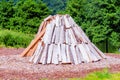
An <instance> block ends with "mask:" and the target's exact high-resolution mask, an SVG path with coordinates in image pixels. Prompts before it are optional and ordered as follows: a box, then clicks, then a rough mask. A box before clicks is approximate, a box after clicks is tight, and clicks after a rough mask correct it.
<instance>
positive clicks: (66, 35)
mask: <svg viewBox="0 0 120 80" xmlns="http://www.w3.org/2000/svg"><path fill="white" fill-rule="evenodd" d="M65 43H66V44H71V42H70V35H69V30H68V29H66V31H65Z"/></svg>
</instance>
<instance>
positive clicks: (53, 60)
mask: <svg viewBox="0 0 120 80" xmlns="http://www.w3.org/2000/svg"><path fill="white" fill-rule="evenodd" d="M52 63H53V64H58V51H57V45H55V44H54V48H53V56H52Z"/></svg>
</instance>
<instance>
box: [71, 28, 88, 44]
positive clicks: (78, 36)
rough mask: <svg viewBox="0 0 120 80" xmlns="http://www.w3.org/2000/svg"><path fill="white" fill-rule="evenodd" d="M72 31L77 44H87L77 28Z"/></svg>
mask: <svg viewBox="0 0 120 80" xmlns="http://www.w3.org/2000/svg"><path fill="white" fill-rule="evenodd" d="M72 30H73V32H74V34H75V37H76V40H77V42H78V43H79V44H80V43H82V42H85V41H86V40H85V39H84V38H83V37H82V35H81V33H80V32H79V31H78V29H77V28H76V27H72Z"/></svg>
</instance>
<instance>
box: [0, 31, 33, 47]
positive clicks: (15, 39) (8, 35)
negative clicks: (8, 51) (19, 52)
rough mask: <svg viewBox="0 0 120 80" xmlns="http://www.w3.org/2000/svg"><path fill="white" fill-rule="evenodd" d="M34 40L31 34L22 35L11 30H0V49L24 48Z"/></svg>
mask: <svg viewBox="0 0 120 80" xmlns="http://www.w3.org/2000/svg"><path fill="white" fill-rule="evenodd" d="M33 38H34V35H33V34H24V33H22V32H14V31H11V30H0V47H15V48H19V47H26V46H28V44H29V43H30V42H31V40H32V39H33Z"/></svg>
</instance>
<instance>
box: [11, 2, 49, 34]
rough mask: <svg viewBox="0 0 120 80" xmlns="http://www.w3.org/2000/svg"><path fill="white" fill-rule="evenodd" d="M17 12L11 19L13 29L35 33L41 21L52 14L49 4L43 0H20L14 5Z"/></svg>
mask: <svg viewBox="0 0 120 80" xmlns="http://www.w3.org/2000/svg"><path fill="white" fill-rule="evenodd" d="M14 9H15V11H16V12H15V14H14V15H13V18H11V19H10V26H12V27H10V28H11V29H15V30H20V31H22V32H26V33H35V32H36V31H37V29H38V27H39V25H40V22H41V21H42V20H43V19H44V18H45V17H46V16H48V15H49V14H50V11H49V10H48V8H47V6H46V5H45V4H44V3H43V2H42V1H41V0H39V1H37V2H36V1H35V0H25V1H24V0H20V1H19V2H17V3H16V5H15V6H14Z"/></svg>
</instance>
